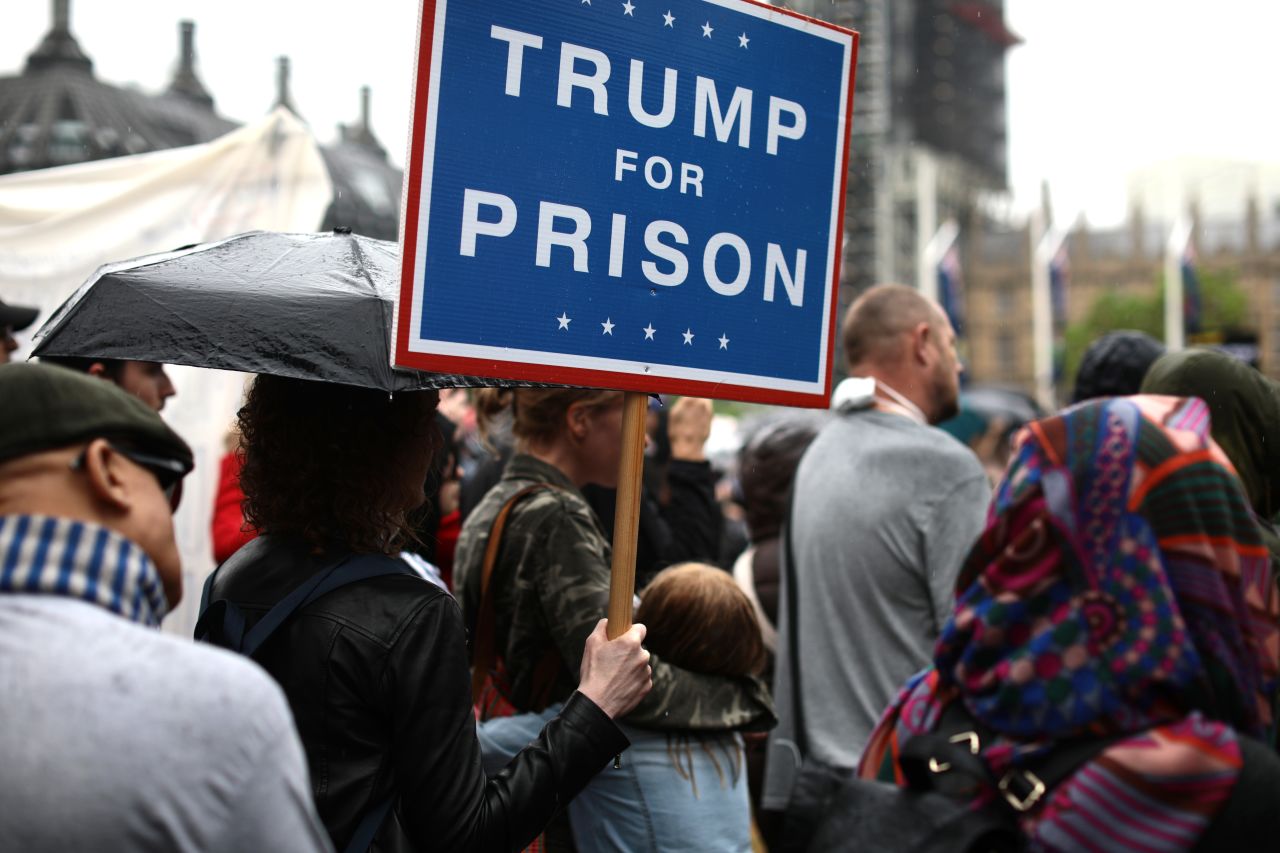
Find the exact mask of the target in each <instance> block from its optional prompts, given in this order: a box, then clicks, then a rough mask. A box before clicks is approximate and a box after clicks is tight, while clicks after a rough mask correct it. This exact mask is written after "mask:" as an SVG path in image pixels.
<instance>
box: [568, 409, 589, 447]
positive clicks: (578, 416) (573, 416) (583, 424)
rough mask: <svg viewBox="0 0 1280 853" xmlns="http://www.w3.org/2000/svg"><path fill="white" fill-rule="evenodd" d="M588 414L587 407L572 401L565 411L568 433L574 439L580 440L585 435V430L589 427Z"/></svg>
mask: <svg viewBox="0 0 1280 853" xmlns="http://www.w3.org/2000/svg"><path fill="white" fill-rule="evenodd" d="M590 414H591V413H590V412H589V411H588V410H587V407H586V406H584V405H582V404H581V403H573V404H572V405H570V406H569V408H568V410H567V411H566V412H565V419H566V420H567V422H568V425H569V435H570V436H571V437H572V438H573V440H574V441H582V440H583V439H585V438H586V437H587V432H588V430H590V429H591V424H590Z"/></svg>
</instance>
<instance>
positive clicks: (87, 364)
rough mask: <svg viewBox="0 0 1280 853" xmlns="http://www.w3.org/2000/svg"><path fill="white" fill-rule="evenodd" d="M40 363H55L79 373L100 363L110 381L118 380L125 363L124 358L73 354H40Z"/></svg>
mask: <svg viewBox="0 0 1280 853" xmlns="http://www.w3.org/2000/svg"><path fill="white" fill-rule="evenodd" d="M40 363H41V364H56V365H58V366H59V367H65V368H67V369H69V370H75V371H78V372H80V373H88V372H89V368H91V367H93V366H94V365H95V364H101V365H102V372H103V374H105V375H106V377H107V378H108V379H110V380H111V381H112V382H119V381H120V376H121V374H123V373H124V365H125V362H124V360H123V359H119V358H82V357H80V356H74V355H42V356H40Z"/></svg>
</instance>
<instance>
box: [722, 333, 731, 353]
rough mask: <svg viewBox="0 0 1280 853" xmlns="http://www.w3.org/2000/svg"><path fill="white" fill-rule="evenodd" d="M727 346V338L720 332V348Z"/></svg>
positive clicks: (726, 347)
mask: <svg viewBox="0 0 1280 853" xmlns="http://www.w3.org/2000/svg"><path fill="white" fill-rule="evenodd" d="M728 348H729V339H728V338H726V337H725V336H724V332H721V333H720V349H728Z"/></svg>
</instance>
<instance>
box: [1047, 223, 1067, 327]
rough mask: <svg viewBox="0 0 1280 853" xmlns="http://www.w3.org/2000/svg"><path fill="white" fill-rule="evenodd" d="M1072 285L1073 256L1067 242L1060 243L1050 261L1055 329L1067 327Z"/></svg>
mask: <svg viewBox="0 0 1280 853" xmlns="http://www.w3.org/2000/svg"><path fill="white" fill-rule="evenodd" d="M1070 284H1071V256H1070V255H1069V254H1068V252H1067V241H1066V240H1065V239H1063V240H1060V241H1059V242H1058V248H1057V251H1055V252H1054V253H1053V257H1052V258H1051V259H1050V261H1049V302H1050V304H1051V305H1052V306H1053V327H1054V328H1055V329H1057V328H1062V327H1065V326H1066V325H1067V288H1068V287H1069V286H1070Z"/></svg>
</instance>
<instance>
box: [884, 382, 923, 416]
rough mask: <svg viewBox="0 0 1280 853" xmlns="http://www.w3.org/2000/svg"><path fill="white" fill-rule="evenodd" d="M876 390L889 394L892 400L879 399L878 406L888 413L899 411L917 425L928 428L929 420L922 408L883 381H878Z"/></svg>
mask: <svg viewBox="0 0 1280 853" xmlns="http://www.w3.org/2000/svg"><path fill="white" fill-rule="evenodd" d="M876 389H877V390H879V391H883V392H884V393H886V394H888V395H889V397H890V398H892V399H890V400H884V399H877V400H876V406H877V407H878V408H881V409H886V410H888V411H897V413H898V414H900V415H905V416H906V417H908V418H911V420H913V421H915V422H916V423H918V424H920V425H922V426H927V425H928V423H929V419H928V418H926V417H925V416H924V412H922V411H920V407H919V406H917V405H916V404H915V403H913V402H911V401H910V400H908V399H907V398H906V397H904V396H903V395H902V394H899V393H898V392H897V391H895V390H894V389H893V388H891V387H889V384H888V383H887V382H885V381H884V380H882V379H877V380H876Z"/></svg>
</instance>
